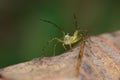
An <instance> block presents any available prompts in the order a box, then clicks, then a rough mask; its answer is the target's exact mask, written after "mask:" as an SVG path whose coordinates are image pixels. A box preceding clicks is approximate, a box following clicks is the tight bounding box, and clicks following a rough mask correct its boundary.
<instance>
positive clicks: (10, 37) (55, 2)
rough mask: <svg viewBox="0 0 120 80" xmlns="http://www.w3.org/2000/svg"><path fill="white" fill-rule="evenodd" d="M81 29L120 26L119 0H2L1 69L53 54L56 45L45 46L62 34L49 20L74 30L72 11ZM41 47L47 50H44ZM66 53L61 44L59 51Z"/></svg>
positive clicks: (100, 30)
mask: <svg viewBox="0 0 120 80" xmlns="http://www.w3.org/2000/svg"><path fill="white" fill-rule="evenodd" d="M74 13H75V14H76V15H77V18H78V23H79V26H80V28H82V29H88V30H89V33H90V34H91V35H98V34H101V33H105V32H114V31H117V30H119V29H120V2H119V0H114V1H113V0H34V1H33V0H1V1H0V68H3V67H5V66H8V65H13V64H16V63H19V62H23V61H27V60H31V59H33V58H36V57H45V56H53V46H54V43H55V42H54V43H51V45H50V46H48V45H47V46H48V47H44V46H45V45H46V42H47V41H49V40H50V39H52V38H54V37H62V34H61V33H60V31H58V30H57V29H56V28H55V27H53V26H52V25H51V24H48V23H45V22H41V21H40V20H39V19H40V18H43V19H47V20H50V21H53V22H54V23H56V24H57V25H59V26H60V27H61V28H62V29H63V30H64V31H65V32H69V33H72V32H74V19H73V14H74ZM42 48H44V49H45V51H44V53H42ZM62 52H64V49H63V47H62V46H61V44H59V45H58V46H57V47H56V54H60V53H62Z"/></svg>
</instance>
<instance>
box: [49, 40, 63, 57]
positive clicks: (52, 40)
mask: <svg viewBox="0 0 120 80" xmlns="http://www.w3.org/2000/svg"><path fill="white" fill-rule="evenodd" d="M54 40H56V41H58V42H61V43H62V42H63V41H62V40H61V39H59V38H53V39H51V40H50V41H49V43H51V42H52V41H54ZM58 42H57V43H56V44H55V45H54V55H53V56H55V49H56V46H57V44H58Z"/></svg>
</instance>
